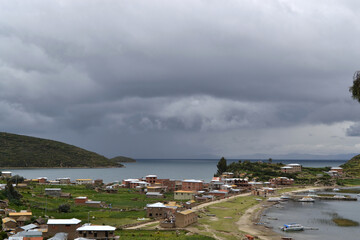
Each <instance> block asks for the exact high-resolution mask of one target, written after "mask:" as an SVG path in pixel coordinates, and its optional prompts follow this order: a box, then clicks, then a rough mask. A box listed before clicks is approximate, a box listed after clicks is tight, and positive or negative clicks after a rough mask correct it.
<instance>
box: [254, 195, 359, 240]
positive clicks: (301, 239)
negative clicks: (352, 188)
mask: <svg viewBox="0 0 360 240" xmlns="http://www.w3.org/2000/svg"><path fill="white" fill-rule="evenodd" d="M327 193H330V192H327ZM331 193H332V194H334V192H331ZM346 195H351V196H353V197H356V194H347V193H346ZM359 200H360V199H359ZM280 206H282V207H272V208H271V209H269V210H267V211H266V212H265V214H266V216H263V217H262V220H261V221H263V222H269V224H268V225H270V226H272V227H273V229H274V231H276V232H279V233H281V234H282V235H284V236H288V237H293V238H294V239H296V240H308V239H313V240H323V239H326V240H338V239H360V227H340V226H337V225H336V224H335V223H333V221H332V218H333V217H334V216H338V217H341V218H346V219H350V220H353V221H357V222H359V223H360V214H359V210H360V201H336V200H330V201H329V200H328V201H326V200H316V201H315V202H314V203H301V202H294V201H288V202H287V203H282V204H280ZM268 218H270V219H273V218H277V219H278V220H269V219H268ZM286 223H300V224H301V225H303V226H305V227H314V228H319V230H305V231H303V232H292V233H284V232H282V231H281V230H279V226H282V225H283V224H286Z"/></svg>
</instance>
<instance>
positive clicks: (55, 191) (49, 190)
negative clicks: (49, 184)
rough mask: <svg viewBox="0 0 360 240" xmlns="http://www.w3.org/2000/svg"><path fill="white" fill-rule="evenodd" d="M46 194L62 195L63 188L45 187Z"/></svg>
mask: <svg viewBox="0 0 360 240" xmlns="http://www.w3.org/2000/svg"><path fill="white" fill-rule="evenodd" d="M45 195H47V196H52V197H60V196H61V188H45Z"/></svg>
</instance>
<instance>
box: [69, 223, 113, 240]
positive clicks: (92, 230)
mask: <svg viewBox="0 0 360 240" xmlns="http://www.w3.org/2000/svg"><path fill="white" fill-rule="evenodd" d="M115 229H116V228H115V227H112V226H107V225H90V224H85V225H83V226H82V227H79V228H77V229H76V231H77V233H78V236H79V237H81V238H88V239H96V240H111V239H115V238H116V237H115V234H114V232H115Z"/></svg>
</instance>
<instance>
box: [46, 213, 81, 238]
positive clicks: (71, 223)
mask: <svg viewBox="0 0 360 240" xmlns="http://www.w3.org/2000/svg"><path fill="white" fill-rule="evenodd" d="M80 223H81V220H79V219H77V218H72V219H49V220H48V222H47V225H48V233H47V237H51V236H54V235H55V234H56V233H58V232H64V233H67V234H68V239H69V240H73V239H75V238H76V237H77V232H76V229H78V228H79V227H80V226H81V225H80Z"/></svg>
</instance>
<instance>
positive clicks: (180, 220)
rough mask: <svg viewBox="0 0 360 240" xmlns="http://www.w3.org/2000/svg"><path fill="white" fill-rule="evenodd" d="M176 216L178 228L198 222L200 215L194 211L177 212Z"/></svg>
mask: <svg viewBox="0 0 360 240" xmlns="http://www.w3.org/2000/svg"><path fill="white" fill-rule="evenodd" d="M175 216H176V221H175V226H176V227H177V228H184V227H187V226H189V225H190V224H193V223H196V222H197V220H198V216H197V213H196V212H192V213H189V214H181V213H176V214H175Z"/></svg>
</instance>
